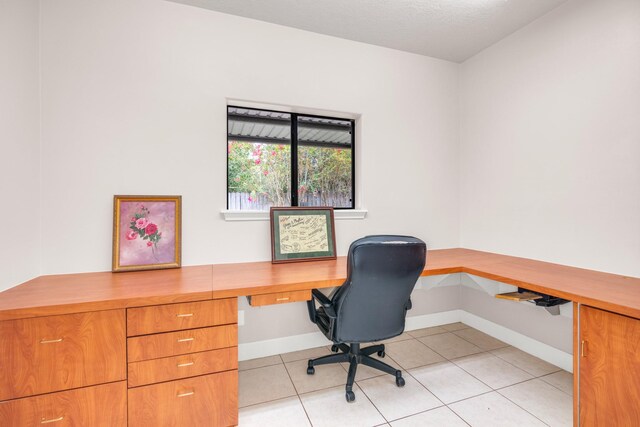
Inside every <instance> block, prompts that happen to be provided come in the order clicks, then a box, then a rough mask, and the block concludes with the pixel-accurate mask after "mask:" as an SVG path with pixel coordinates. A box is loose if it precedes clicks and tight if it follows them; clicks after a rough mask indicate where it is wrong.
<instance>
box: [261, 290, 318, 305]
mask: <svg viewBox="0 0 640 427" xmlns="http://www.w3.org/2000/svg"><path fill="white" fill-rule="evenodd" d="M310 299H311V291H310V290H305V291H289V292H277V293H274V294H263V295H253V296H250V297H249V304H250V305H252V306H254V307H257V306H261V305H271V304H285V303H288V302H297V301H309V300H310Z"/></svg>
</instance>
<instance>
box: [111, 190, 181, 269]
mask: <svg viewBox="0 0 640 427" xmlns="http://www.w3.org/2000/svg"><path fill="white" fill-rule="evenodd" d="M181 232H182V196H122V195H116V196H113V257H112V266H111V270H112V271H113V272H121V271H139V270H158V269H165V268H179V267H180V266H181V263H182V259H181V258H182V254H181V252H182V236H181Z"/></svg>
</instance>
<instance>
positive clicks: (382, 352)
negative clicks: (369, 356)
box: [378, 350, 387, 357]
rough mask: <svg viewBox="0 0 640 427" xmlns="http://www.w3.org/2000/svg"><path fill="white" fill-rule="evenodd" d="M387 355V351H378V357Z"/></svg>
mask: <svg viewBox="0 0 640 427" xmlns="http://www.w3.org/2000/svg"><path fill="white" fill-rule="evenodd" d="M386 355H387V353H385V352H384V350H380V351H379V352H378V357H385V356H386Z"/></svg>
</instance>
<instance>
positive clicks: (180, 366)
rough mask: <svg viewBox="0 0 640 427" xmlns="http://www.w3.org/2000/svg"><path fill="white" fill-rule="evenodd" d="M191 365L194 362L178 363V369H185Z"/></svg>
mask: <svg viewBox="0 0 640 427" xmlns="http://www.w3.org/2000/svg"><path fill="white" fill-rule="evenodd" d="M191 365H193V362H185V363H178V368H184V367H185V366H191Z"/></svg>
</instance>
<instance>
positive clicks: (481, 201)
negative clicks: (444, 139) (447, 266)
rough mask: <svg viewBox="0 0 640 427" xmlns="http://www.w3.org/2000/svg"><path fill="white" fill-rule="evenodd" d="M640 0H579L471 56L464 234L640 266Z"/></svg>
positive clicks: (546, 256) (465, 111)
mask: <svg viewBox="0 0 640 427" xmlns="http://www.w3.org/2000/svg"><path fill="white" fill-rule="evenodd" d="M639 52H640V2H638V1H637V0H582V1H569V2H567V3H566V4H564V5H563V6H561V7H559V8H557V9H555V10H554V11H552V12H551V13H549V14H547V15H546V16H544V17H542V18H541V19H539V20H537V21H535V22H534V23H532V24H530V25H529V26H527V27H525V28H524V29H522V30H520V31H518V32H516V33H514V34H513V35H511V36H509V37H507V38H506V39H504V40H502V41H501V42H499V43H497V44H496V45H494V46H492V47H490V48H489V49H487V50H485V51H483V52H481V53H480V54H478V55H476V56H475V57H473V58H472V59H470V60H468V61H466V62H465V63H464V64H462V67H461V82H460V89H461V92H460V93H461V117H460V120H461V162H460V172H461V193H460V200H461V211H460V212H461V214H460V218H461V219H460V228H461V242H460V243H461V246H463V247H468V248H476V249H482V250H487V251H495V252H502V253H507V254H511V255H518V256H524V257H530V258H537V259H542V260H548V261H554V262H558V263H562V264H570V265H575V266H582V267H586V268H591V269H595V270H603V271H610V272H614V273H620V274H628V275H633V276H640V55H639Z"/></svg>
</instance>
